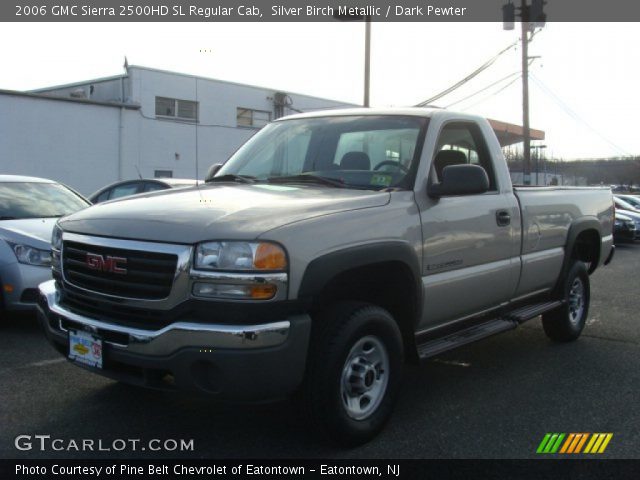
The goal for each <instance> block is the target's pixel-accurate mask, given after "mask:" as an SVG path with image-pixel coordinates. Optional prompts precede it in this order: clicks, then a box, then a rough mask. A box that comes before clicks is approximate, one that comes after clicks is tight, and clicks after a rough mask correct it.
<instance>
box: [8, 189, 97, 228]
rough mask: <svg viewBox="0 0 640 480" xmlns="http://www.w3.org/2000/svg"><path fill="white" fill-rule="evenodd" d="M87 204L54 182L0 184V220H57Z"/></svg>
mask: <svg viewBox="0 0 640 480" xmlns="http://www.w3.org/2000/svg"><path fill="white" fill-rule="evenodd" d="M88 205H89V204H88V203H87V202H85V201H84V200H83V199H82V198H80V197H79V196H78V195H76V194H75V193H73V192H72V191H71V190H69V189H68V188H66V187H65V186H63V185H60V184H57V183H36V182H9V183H0V219H1V220H13V219H22V218H43V217H61V216H63V215H68V214H69V213H73V212H75V211H76V210H80V209H81V208H85V207H87V206H88Z"/></svg>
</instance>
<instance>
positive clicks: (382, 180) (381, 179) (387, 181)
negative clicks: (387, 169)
mask: <svg viewBox="0 0 640 480" xmlns="http://www.w3.org/2000/svg"><path fill="white" fill-rule="evenodd" d="M392 181H393V177H392V176H391V175H382V174H381V173H375V174H373V175H371V182H370V183H371V185H377V186H379V187H388V186H389V185H391V182H392Z"/></svg>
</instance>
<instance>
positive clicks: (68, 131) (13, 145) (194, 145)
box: [0, 66, 544, 195]
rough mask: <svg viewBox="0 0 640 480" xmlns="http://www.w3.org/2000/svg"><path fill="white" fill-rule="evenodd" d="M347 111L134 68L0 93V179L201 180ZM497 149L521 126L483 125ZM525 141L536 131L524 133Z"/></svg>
mask: <svg viewBox="0 0 640 480" xmlns="http://www.w3.org/2000/svg"><path fill="white" fill-rule="evenodd" d="M353 106H355V105H353V104H348V103H344V102H338V101H333V100H327V99H323V98H317V97H311V96H308V95H301V94H296V93H290V92H283V91H279V90H275V89H269V88H264V87H256V86H251V85H245V84H239V83H233V82H226V81H221V80H215V79H210V78H203V77H197V76H193V75H185V74H181V73H175V72H168V71H164V70H157V69H152V68H147V67H140V66H125V73H124V74H122V75H116V76H113V77H108V78H100V79H95V80H89V81H85V82H78V83H73V84H69V85H62V86H55V87H49V88H42V89H38V90H33V91H30V92H18V91H9V90H0V152H1V153H0V173H3V174H16V175H32V176H39V177H45V178H50V179H53V180H57V181H59V182H62V183H65V184H67V185H69V186H70V187H73V188H75V189H76V190H78V191H79V192H81V193H83V194H86V195H89V194H91V193H92V192H94V191H96V190H98V189H99V188H101V187H103V186H104V185H106V184H109V183H112V182H115V181H118V180H125V179H133V178H138V177H144V178H153V177H174V178H199V179H203V178H204V176H205V174H206V172H207V169H208V168H209V166H210V165H212V164H214V163H224V162H225V161H226V160H227V159H228V158H229V157H230V156H231V154H232V153H233V152H234V151H235V150H236V149H237V148H238V147H240V145H242V144H243V143H244V142H245V141H246V140H247V139H248V138H250V137H251V136H252V135H253V134H254V133H255V132H256V131H258V130H259V129H260V128H261V127H263V126H264V125H265V124H267V123H268V122H269V121H271V120H273V119H275V118H279V117H281V116H284V115H289V114H291V113H296V112H305V111H312V110H324V109H334V108H343V107H353ZM489 122H490V123H491V125H492V127H493V129H494V131H495V132H496V135H497V136H498V140H499V142H500V144H501V145H502V146H503V147H505V146H508V145H512V144H515V143H518V142H522V127H520V126H518V125H513V124H509V123H505V122H500V121H497V120H489ZM531 136H532V139H533V140H542V139H544V132H542V131H540V130H533V129H532V130H531Z"/></svg>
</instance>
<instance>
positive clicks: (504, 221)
mask: <svg viewBox="0 0 640 480" xmlns="http://www.w3.org/2000/svg"><path fill="white" fill-rule="evenodd" d="M496 223H497V224H498V226H499V227H506V226H507V225H509V224H510V223H511V215H510V214H509V212H508V211H507V210H498V211H497V212H496Z"/></svg>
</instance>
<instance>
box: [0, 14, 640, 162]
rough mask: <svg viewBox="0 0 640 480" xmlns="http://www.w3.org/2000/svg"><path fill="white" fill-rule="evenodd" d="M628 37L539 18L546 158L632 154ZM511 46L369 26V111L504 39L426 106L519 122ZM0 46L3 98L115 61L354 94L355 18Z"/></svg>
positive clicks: (152, 26)
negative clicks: (542, 21) (487, 64)
mask: <svg viewBox="0 0 640 480" xmlns="http://www.w3.org/2000/svg"><path fill="white" fill-rule="evenodd" d="M637 29H638V24H637V23H548V24H547V25H546V26H545V27H544V28H543V29H539V30H538V31H537V33H536V35H535V36H534V38H533V41H532V42H531V44H530V47H529V55H531V56H536V57H538V58H536V59H534V60H533V61H532V64H531V67H530V82H529V85H530V109H531V116H530V118H531V120H530V123H531V127H532V128H536V129H540V130H544V131H545V133H546V139H545V140H544V141H543V142H539V144H541V145H546V149H545V151H546V154H547V157H552V158H562V159H565V160H570V159H574V158H596V157H605V156H627V155H640V135H638V133H637V128H638V121H637V120H636V119H637V116H638V112H639V111H640V97H639V96H638V95H636V89H637V85H638V78H639V76H640V75H639V74H640V58H639V54H638V49H637V48H636V45H637V44H638V40H637ZM518 40H519V29H518V28H517V26H516V30H512V31H504V30H503V29H502V24H501V23H426V22H425V23H386V22H377V23H374V24H373V25H372V37H371V51H372V57H371V105H372V106H380V107H382V106H411V105H415V104H417V103H419V102H421V101H423V100H426V99H428V98H430V97H432V96H434V95H436V94H438V93H439V92H441V91H443V90H444V89H446V88H448V87H450V86H451V85H453V84H455V83H456V82H458V81H459V80H461V79H463V78H465V77H466V76H467V75H468V74H470V73H471V72H472V71H474V70H476V69H477V68H478V67H479V66H480V65H482V64H484V63H485V62H486V61H487V60H489V59H490V58H492V57H494V56H495V55H496V54H497V53H498V52H500V51H501V50H503V49H504V48H505V47H507V46H509V45H511V44H514V43H515V44H516V45H515V46H513V47H512V48H510V49H509V50H508V51H507V52H506V53H504V54H503V55H501V56H500V57H499V58H498V59H497V60H496V62H495V63H494V64H493V65H491V66H490V67H489V68H487V69H486V70H485V71H483V72H482V73H481V74H480V75H478V76H477V77H475V78H473V79H472V80H471V81H469V82H467V83H466V84H465V85H464V86H463V87H461V88H459V89H457V90H455V91H454V92H453V93H451V94H449V95H447V96H445V97H443V98H441V99H439V100H437V101H435V102H433V103H434V105H438V106H441V107H447V108H450V109H451V110H461V111H465V112H469V113H474V114H478V115H482V116H485V117H489V118H494V119H497V120H502V121H507V122H512V123H517V124H519V125H521V124H522V87H521V80H520V79H519V77H518V75H519V71H520V62H521V50H520V47H519V45H518V44H517V42H518ZM0 45H3V48H1V49H0V65H2V68H1V69H0V89H9V90H29V89H35V88H39V87H45V86H52V85H59V84H65V83H72V82H77V81H81V80H88V79H92V78H98V77H104V76H111V75H118V74H121V73H123V63H124V58H125V56H126V57H127V59H128V62H129V64H130V65H142V66H147V67H152V68H159V69H165V70H171V71H176V72H182V73H189V74H194V75H201V76H205V77H210V78H217V79H222V80H230V81H234V82H240V83H249V84H253V85H259V86H265V87H271V88H274V89H278V90H285V91H290V92H296V93H304V94H308V95H314V96H318V97H325V98H330V99H335V100H340V101H344V102H351V103H357V104H360V103H361V102H362V98H363V68H364V24H363V23H361V22H324V23H302V22H300V23H294V22H291V23H267V22H265V23H222V22H221V23H213V22H212V23H33V24H29V23H4V24H2V23H0ZM512 74H513V75H512ZM510 75H511V76H510ZM505 77H507V78H506V79H505ZM501 79H505V80H502V81H500V80H501ZM496 82H497V83H496ZM494 83H495V85H493V86H492V87H489V88H486V90H483V89H485V87H488V86H489V85H491V84H494ZM482 90H483V91H482ZM479 91H481V92H480V93H478V92H479ZM467 97H468V98H467Z"/></svg>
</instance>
